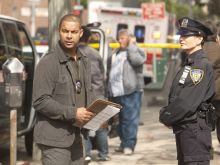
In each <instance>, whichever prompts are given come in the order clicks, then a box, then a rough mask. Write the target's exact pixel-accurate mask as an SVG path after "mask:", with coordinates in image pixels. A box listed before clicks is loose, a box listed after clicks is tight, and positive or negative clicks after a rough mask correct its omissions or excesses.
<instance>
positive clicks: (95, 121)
mask: <svg viewBox="0 0 220 165" xmlns="http://www.w3.org/2000/svg"><path fill="white" fill-rule="evenodd" d="M119 112H120V108H117V107H114V106H111V105H107V106H106V107H105V108H104V109H103V110H102V111H101V112H99V113H98V114H96V115H95V117H93V118H92V119H91V120H90V121H89V122H88V123H86V124H85V125H84V126H83V128H86V129H90V130H93V131H97V130H98V129H99V128H100V126H101V125H102V124H103V123H104V122H106V121H107V120H109V119H110V118H111V117H113V116H114V115H116V114H117V113H119Z"/></svg>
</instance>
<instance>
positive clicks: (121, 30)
mask: <svg viewBox="0 0 220 165" xmlns="http://www.w3.org/2000/svg"><path fill="white" fill-rule="evenodd" d="M123 34H125V35H127V36H130V35H132V34H131V33H130V31H129V30H128V29H120V30H119V31H118V36H120V35H123Z"/></svg>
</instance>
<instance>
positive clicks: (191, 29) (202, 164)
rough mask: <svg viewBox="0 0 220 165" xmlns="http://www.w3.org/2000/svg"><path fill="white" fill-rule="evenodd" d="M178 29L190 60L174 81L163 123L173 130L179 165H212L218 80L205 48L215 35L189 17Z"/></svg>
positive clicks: (163, 113) (182, 20)
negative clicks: (214, 103) (213, 118)
mask: <svg viewBox="0 0 220 165" xmlns="http://www.w3.org/2000/svg"><path fill="white" fill-rule="evenodd" d="M177 28H178V30H179V31H178V34H179V35H180V40H179V42H180V45H181V48H182V50H183V51H184V52H185V54H186V56H187V57H186V61H185V63H184V65H183V67H182V68H180V70H179V71H178V73H177V75H176V76H175V78H174V80H173V83H172V86H171V89H170V94H169V101H168V105H167V106H166V107H163V108H162V109H161V111H160V122H162V123H163V124H165V125H166V126H168V127H172V128H173V132H174V134H175V137H176V148H177V159H178V165H209V163H210V151H211V131H212V128H211V126H210V123H211V122H212V117H210V116H211V115H213V114H212V112H213V110H212V109H211V108H212V107H211V106H210V101H211V99H212V97H213V95H214V76H213V69H212V66H211V64H209V62H208V60H207V58H206V54H205V53H204V51H203V49H202V45H203V43H204V42H205V40H206V37H207V36H208V35H211V34H212V32H211V31H210V30H209V29H208V28H207V27H205V26H204V25H203V24H201V23H200V22H197V21H195V20H192V19H190V18H188V17H183V18H181V19H179V20H178V21H177Z"/></svg>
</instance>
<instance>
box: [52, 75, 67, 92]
mask: <svg viewBox="0 0 220 165" xmlns="http://www.w3.org/2000/svg"><path fill="white" fill-rule="evenodd" d="M69 82H70V81H69V79H68V77H67V76H63V77H62V78H61V79H60V80H58V81H57V82H56V86H55V89H54V94H55V95H67V94H69V93H70V84H69Z"/></svg>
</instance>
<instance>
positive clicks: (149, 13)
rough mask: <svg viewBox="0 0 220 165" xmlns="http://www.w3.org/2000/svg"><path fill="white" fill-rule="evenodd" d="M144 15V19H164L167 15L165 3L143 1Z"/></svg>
mask: <svg viewBox="0 0 220 165" xmlns="http://www.w3.org/2000/svg"><path fill="white" fill-rule="evenodd" d="M141 8H142V16H143V18H144V19H146V20H147V19H163V18H164V17H165V3H164V2H160V3H142V5H141Z"/></svg>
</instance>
